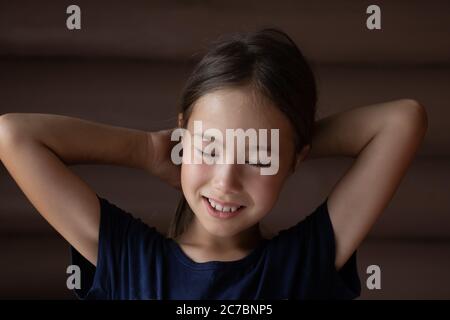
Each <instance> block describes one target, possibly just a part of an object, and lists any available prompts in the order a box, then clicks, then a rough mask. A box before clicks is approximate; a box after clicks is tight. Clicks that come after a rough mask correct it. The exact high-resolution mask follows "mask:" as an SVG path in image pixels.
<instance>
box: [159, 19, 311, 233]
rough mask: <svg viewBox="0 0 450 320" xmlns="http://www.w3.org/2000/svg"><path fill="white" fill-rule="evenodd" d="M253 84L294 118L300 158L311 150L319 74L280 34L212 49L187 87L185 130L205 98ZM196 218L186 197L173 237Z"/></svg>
mask: <svg viewBox="0 0 450 320" xmlns="http://www.w3.org/2000/svg"><path fill="white" fill-rule="evenodd" d="M248 84H250V85H251V86H252V87H253V88H254V89H256V91H257V92H258V93H260V94H261V95H262V96H264V97H266V98H268V99H269V100H270V101H272V102H273V103H274V104H275V106H276V107H278V108H279V109H280V110H281V111H282V112H283V113H284V114H285V115H286V116H287V117H288V118H289V120H290V121H291V123H292V125H293V127H294V130H295V149H296V152H299V151H300V150H302V148H303V146H305V145H307V144H311V140H312V133H313V132H312V131H313V125H314V121H315V113H316V103H317V89H316V83H315V78H314V74H313V72H312V70H311V68H310V66H309V64H308V62H307V61H306V59H305V57H304V56H303V54H302V53H301V51H300V50H299V48H298V47H297V45H296V44H295V43H294V41H293V40H292V39H291V38H290V37H289V36H288V35H287V34H286V33H284V32H283V31H281V30H279V29H276V28H265V29H262V30H259V31H256V32H241V33H234V34H231V35H227V36H224V37H221V38H219V39H218V40H217V41H214V42H213V43H212V45H211V47H210V48H209V50H208V51H207V53H206V54H205V55H204V57H203V58H202V59H201V61H200V62H199V63H198V64H197V65H196V66H195V68H194V70H193V72H192V73H191V75H190V76H189V78H188V80H187V82H186V84H185V87H184V90H183V93H182V97H181V103H180V110H179V114H182V117H183V121H184V124H183V126H184V127H185V126H186V125H187V122H188V119H189V116H190V114H191V111H192V107H193V105H194V104H195V102H196V101H197V100H198V99H199V98H200V97H201V96H203V95H205V94H206V93H209V92H212V91H215V90H218V89H221V88H226V87H236V86H243V85H248ZM193 216H194V213H193V212H192V210H191V208H190V207H189V205H188V203H187V201H186V199H185V197H184V195H182V196H181V199H180V201H179V203H178V207H177V210H176V212H175V216H174V217H173V219H172V221H171V224H170V227H169V231H168V236H169V237H171V238H175V237H177V236H179V235H180V234H182V233H183V232H184V231H185V230H186V227H187V226H188V225H189V223H190V222H191V220H192V218H193Z"/></svg>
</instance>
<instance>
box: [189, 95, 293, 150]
mask: <svg viewBox="0 0 450 320" xmlns="http://www.w3.org/2000/svg"><path fill="white" fill-rule="evenodd" d="M199 120H201V121H202V124H203V128H204V129H208V128H215V129H219V130H221V131H223V132H225V130H226V129H238V128H242V129H244V130H246V129H250V128H253V129H256V130H258V129H279V130H280V131H279V132H280V139H281V141H283V140H286V139H292V138H293V128H292V125H291V123H290V121H289V119H288V118H287V116H286V115H285V114H283V113H282V112H281V111H280V110H278V108H277V107H276V106H274V105H273V103H272V102H271V101H269V100H268V99H266V98H264V97H262V96H261V95H260V94H258V93H256V92H255V91H254V90H251V89H248V87H237V88H226V89H220V90H217V91H213V92H210V93H208V94H205V95H203V96H202V97H201V98H200V99H198V100H197V101H196V103H195V104H194V107H193V110H192V113H191V115H190V117H189V123H188V129H189V130H191V129H192V128H193V122H194V121H199ZM281 141H280V142H281Z"/></svg>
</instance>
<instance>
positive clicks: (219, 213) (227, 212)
mask: <svg viewBox="0 0 450 320" xmlns="http://www.w3.org/2000/svg"><path fill="white" fill-rule="evenodd" d="M202 198H203V202H204V203H205V205H206V207H207V209H208V212H209V213H210V214H211V215H213V216H215V217H218V218H231V217H234V216H236V215H238V214H239V213H240V212H241V211H242V210H243V209H245V206H240V205H228V206H227V205H221V204H219V203H217V202H216V201H214V200H213V199H210V198H207V197H205V196H202Z"/></svg>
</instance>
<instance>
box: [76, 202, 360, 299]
mask: <svg viewBox="0 0 450 320" xmlns="http://www.w3.org/2000/svg"><path fill="white" fill-rule="evenodd" d="M97 197H98V199H99V201H100V206H101V218H100V230H99V244H98V258H97V267H95V266H94V265H93V264H91V263H90V262H89V261H88V260H86V259H85V258H84V257H83V256H82V255H81V254H80V253H79V252H78V251H77V250H76V249H75V248H73V247H72V246H70V254H71V262H72V264H75V265H78V266H79V267H80V269H81V289H74V291H75V293H76V295H77V297H78V298H79V299H127V300H129V299H260V300H262V299H276V300H279V299H354V298H356V297H358V296H359V295H360V292H361V284H360V279H359V276H358V270H357V263H356V251H355V252H354V253H353V255H352V256H351V258H350V259H349V260H348V261H347V263H346V264H345V265H344V266H343V267H342V269H340V270H339V272H338V271H337V270H336V268H335V266H334V260H335V242H334V241H335V240H334V232H333V227H332V224H331V220H330V217H329V213H328V209H327V200H328V199H326V200H325V201H324V202H323V203H322V204H321V205H320V206H318V207H317V208H316V209H315V210H314V211H313V212H312V213H311V214H310V215H308V216H307V217H306V218H305V219H303V220H302V221H300V222H298V223H297V224H296V225H294V226H292V227H290V228H288V229H285V230H282V231H280V232H279V233H278V234H277V235H276V236H275V237H273V238H272V239H269V240H265V241H263V242H262V243H261V244H260V245H259V246H258V247H257V248H256V249H254V250H253V251H252V252H251V253H250V254H248V255H247V256H246V257H244V258H242V259H240V260H236V261H210V262H203V263H198V262H195V261H193V260H192V259H190V258H189V257H188V256H187V255H186V254H185V253H184V252H183V250H182V249H181V247H180V246H179V245H178V244H177V243H176V242H175V241H174V240H173V239H171V238H167V237H166V236H164V235H163V234H162V233H160V232H158V230H157V229H156V228H154V227H150V226H148V225H147V224H145V223H144V222H142V221H141V219H139V218H135V217H133V215H131V214H130V213H128V212H126V211H124V210H122V209H121V208H119V207H117V206H115V205H114V204H112V203H110V202H109V201H108V200H106V199H103V198H101V197H99V196H98V195H97Z"/></svg>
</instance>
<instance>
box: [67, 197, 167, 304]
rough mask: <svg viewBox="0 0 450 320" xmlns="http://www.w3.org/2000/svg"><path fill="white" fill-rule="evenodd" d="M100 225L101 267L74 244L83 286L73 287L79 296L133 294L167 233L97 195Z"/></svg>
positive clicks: (73, 261)
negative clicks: (142, 273)
mask: <svg viewBox="0 0 450 320" xmlns="http://www.w3.org/2000/svg"><path fill="white" fill-rule="evenodd" d="M97 198H98V200H99V202H100V226H99V239H98V253H97V267H96V266H94V265H93V264H92V263H90V262H89V261H88V260H87V259H85V258H84V257H83V256H82V255H81V254H80V253H79V252H78V251H77V250H76V249H75V248H74V247H73V246H71V245H70V259H71V264H72V265H76V266H78V267H79V268H80V271H81V281H80V282H81V286H80V288H75V289H73V290H74V292H75V294H76V296H77V298H78V299H82V300H84V299H119V298H124V299H127V298H130V297H132V296H134V295H135V294H137V293H136V292H133V290H138V289H139V274H140V272H141V271H142V270H143V269H146V268H150V267H151V266H150V265H148V263H149V261H151V260H150V259H149V255H152V254H153V253H156V251H157V249H156V247H157V246H158V240H160V239H161V238H162V237H163V235H162V234H160V233H159V232H158V231H157V230H156V228H154V227H149V226H148V225H147V224H145V223H144V222H142V221H141V219H138V218H135V217H133V215H131V214H130V213H128V212H126V211H124V210H122V209H121V208H119V207H117V206H116V205H114V204H112V203H110V202H109V201H108V200H106V199H104V198H101V197H100V196H98V195H97Z"/></svg>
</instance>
